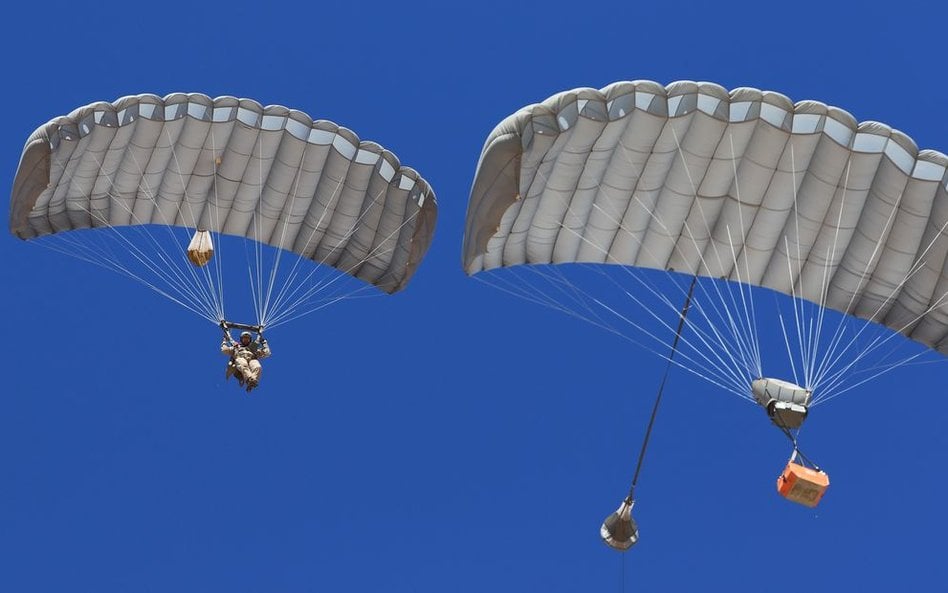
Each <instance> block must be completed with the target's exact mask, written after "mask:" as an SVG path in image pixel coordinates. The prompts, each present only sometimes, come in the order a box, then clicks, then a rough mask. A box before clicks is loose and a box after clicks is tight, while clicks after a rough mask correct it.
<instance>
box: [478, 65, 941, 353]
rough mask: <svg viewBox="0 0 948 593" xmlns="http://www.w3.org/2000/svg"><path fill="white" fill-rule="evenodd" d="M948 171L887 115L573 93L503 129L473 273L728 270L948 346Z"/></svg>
mask: <svg viewBox="0 0 948 593" xmlns="http://www.w3.org/2000/svg"><path fill="white" fill-rule="evenodd" d="M946 166H948V158H946V156H945V155H944V154H942V153H940V152H936V151H933V150H918V148H917V147H916V145H915V143H914V142H913V141H912V140H911V139H910V138H909V137H908V136H906V135H905V134H903V133H901V132H899V131H897V130H894V129H892V128H890V127H889V126H887V125H885V124H881V123H877V122H863V123H857V121H856V120H855V119H854V118H853V117H852V116H851V115H850V114H849V113H847V112H845V111H843V110H842V109H839V108H836V107H830V106H828V105H825V104H823V103H820V102H817V101H801V102H798V103H796V104H794V103H793V102H792V101H790V99H788V98H787V97H785V96H784V95H781V94H778V93H774V92H768V91H760V90H757V89H752V88H738V89H734V90H733V91H727V90H726V89H724V88H722V87H721V86H718V85H716V84H712V83H707V82H701V83H695V82H687V81H683V82H675V83H672V84H669V85H668V86H662V85H660V84H657V83H654V82H649V81H636V82H619V83H615V84H612V85H610V86H608V87H606V88H604V89H602V90H595V89H590V88H582V89H576V90H572V91H567V92H563V93H559V94H557V95H554V96H553V97H551V98H549V99H547V100H546V101H544V102H542V103H539V104H535V105H530V106H528V107H525V108H523V109H521V110H520V111H517V112H516V113H514V114H513V115H511V116H510V117H508V118H507V119H505V120H503V121H502V122H501V123H500V124H499V125H498V126H497V127H496V128H495V129H494V131H493V132H492V133H491V134H490V136H489V137H488V139H487V142H486V143H485V145H484V149H483V152H482V154H481V158H480V162H479V164H478V167H477V173H476V176H475V179H474V185H473V188H472V190H471V197H470V202H469V205H468V213H467V221H466V226H465V234H464V245H463V265H464V269H465V271H467V273H469V274H475V273H477V272H479V271H481V270H491V269H494V268H500V267H507V266H516V265H519V264H549V263H567V262H588V263H609V264H621V265H626V266H639V267H646V268H656V269H661V270H675V271H678V272H683V273H686V274H698V275H700V276H707V277H713V278H726V279H729V280H734V281H739V282H742V283H746V284H750V285H755V286H763V287H767V288H771V289H774V290H777V291H780V292H783V293H786V294H789V295H792V296H794V297H797V298H803V299H807V300H809V301H812V302H815V303H818V304H821V305H822V306H825V307H829V308H832V309H835V310H838V311H842V312H844V313H848V314H851V315H854V316H856V317H859V318H863V319H872V320H873V321H874V322H877V323H882V324H884V325H886V326H888V327H889V328H891V329H893V330H895V331H898V332H901V333H903V334H905V335H906V336H908V337H909V338H911V339H913V340H916V341H918V342H921V343H922V344H925V345H928V346H930V347H932V348H935V349H937V350H939V351H941V352H943V353H944V352H948V310H946V309H945V308H944V307H942V306H941V305H942V304H943V303H944V300H945V295H946V293H948V272H946V268H945V264H946V254H948V234H946V232H945V229H946V226H948V191H946V175H945V172H946ZM732 250H733V251H734V257H731V251H732ZM716 253H718V254H721V257H718V256H717V255H716ZM724 254H726V257H724Z"/></svg>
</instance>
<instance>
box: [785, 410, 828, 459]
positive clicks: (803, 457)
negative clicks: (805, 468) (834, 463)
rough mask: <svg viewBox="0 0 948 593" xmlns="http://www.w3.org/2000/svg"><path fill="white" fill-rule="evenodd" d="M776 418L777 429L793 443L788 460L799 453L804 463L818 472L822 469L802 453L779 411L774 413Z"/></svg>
mask: <svg viewBox="0 0 948 593" xmlns="http://www.w3.org/2000/svg"><path fill="white" fill-rule="evenodd" d="M776 419H777V420H778V422H776V423H775V424H777V428H779V429H780V432H782V433H783V434H784V435H785V436H786V437H787V438H788V439H790V442H791V443H793V453H791V454H790V461H791V462H793V461H795V460H796V458H797V456H798V455H799V456H800V459H801V460H802V461H803V462H804V463H805V464H807V465H809V466H810V467H811V468H813V469H815V470H816V471H818V472H821V471H823V470H821V469H820V466H818V465H816V464H815V463H813V461H812V460H811V459H810V458H809V457H807V456H806V455H804V454H803V451H801V450H800V444H799V443H798V442H797V437H795V436H794V435H793V433H792V432H790V429H789V428H787V426H786V425H785V424H784V423H783V421H782V420H781V419H780V413H779V412H778V413H777V415H776Z"/></svg>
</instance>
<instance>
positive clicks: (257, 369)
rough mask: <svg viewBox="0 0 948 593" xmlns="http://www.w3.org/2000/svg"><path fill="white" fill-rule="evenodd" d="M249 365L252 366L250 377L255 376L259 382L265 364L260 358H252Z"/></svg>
mask: <svg viewBox="0 0 948 593" xmlns="http://www.w3.org/2000/svg"><path fill="white" fill-rule="evenodd" d="M248 366H249V367H250V374H249V375H248V378H253V381H254V382H255V383H257V382H259V381H260V373H262V372H263V365H261V364H260V361H259V360H251V361H250V363H249V365H248Z"/></svg>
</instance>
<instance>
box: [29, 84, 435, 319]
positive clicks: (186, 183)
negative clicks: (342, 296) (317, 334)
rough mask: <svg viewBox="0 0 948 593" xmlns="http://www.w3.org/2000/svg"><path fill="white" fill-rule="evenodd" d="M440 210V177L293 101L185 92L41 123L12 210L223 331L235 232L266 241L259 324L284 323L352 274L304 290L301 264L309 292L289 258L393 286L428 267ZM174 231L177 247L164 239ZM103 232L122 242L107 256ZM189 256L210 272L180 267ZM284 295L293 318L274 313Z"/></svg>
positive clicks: (39, 233)
mask: <svg viewBox="0 0 948 593" xmlns="http://www.w3.org/2000/svg"><path fill="white" fill-rule="evenodd" d="M436 217H437V204H436V201H435V196H434V193H433V192H432V190H431V188H430V186H429V185H428V183H427V182H426V181H425V180H424V179H423V178H422V177H421V176H420V175H419V174H418V173H417V172H416V171H415V170H413V169H411V168H408V167H403V166H402V165H401V164H400V162H399V160H398V159H397V158H396V156H395V155H394V154H393V153H391V152H389V151H388V150H385V149H384V148H382V147H381V146H380V145H378V144H376V143H374V142H367V141H361V140H360V139H359V138H358V136H356V134H355V133H353V132H352V131H351V130H348V129H346V128H343V127H340V126H338V125H336V124H334V123H332V122H329V121H325V120H313V119H312V118H310V117H309V116H308V115H306V114H305V113H302V112H300V111H296V110H293V109H287V108H285V107H282V106H276V105H270V106H267V107H263V106H261V105H260V104H259V103H257V102H255V101H252V100H249V99H238V98H235V97H218V98H215V99H211V98H210V97H208V96H206V95H202V94H184V93H175V94H171V95H168V96H166V97H163V98H162V97H158V96H156V95H150V94H142V95H136V96H129V97H123V98H121V99H118V100H117V101H114V102H112V103H108V102H98V103H93V104H91V105H87V106H84V107H80V108H79V109H76V110H75V111H73V112H72V113H70V114H69V115H66V116H63V117H58V118H55V119H53V120H51V121H50V122H48V123H47V124H45V125H43V126H41V127H40V128H39V129H37V130H36V131H35V132H34V133H33V134H32V135H31V136H30V137H29V139H28V140H27V142H26V146H25V148H24V150H23V154H22V157H21V159H20V165H19V168H18V170H17V174H16V178H15V180H14V184H13V190H12V197H11V203H10V231H11V232H12V233H13V234H14V235H16V236H17V237H19V238H21V239H29V240H31V239H36V238H40V237H44V238H45V237H63V241H65V243H60V244H58V245H59V249H60V250H61V251H66V252H68V253H70V254H71V255H77V256H78V257H82V258H84V259H87V260H89V261H93V262H94V263H99V264H103V265H107V266H109V267H112V268H114V269H116V270H118V271H119V272H121V273H124V274H126V275H129V276H132V277H133V278H135V279H137V280H140V281H142V282H144V283H146V284H147V285H149V286H151V287H152V288H154V289H155V290H157V291H158V292H160V293H161V294H164V295H165V296H168V297H169V298H172V299H173V300H175V301H176V302H179V303H180V304H183V305H184V306H186V307H188V308H189V309H192V310H194V311H195V312H198V313H199V314H201V315H202V316H204V317H206V318H207V319H208V320H209V321H211V322H213V323H215V324H218V323H219V322H220V321H223V320H224V318H225V316H224V311H223V288H222V286H221V283H222V278H221V268H220V262H219V257H220V255H221V251H222V247H221V244H220V243H221V241H220V236H221V235H229V236H235V237H240V238H244V239H246V240H247V241H250V242H252V243H253V244H254V246H253V248H252V249H253V250H254V253H253V254H250V255H248V257H247V261H248V262H249V263H250V264H252V265H253V266H254V268H255V269H254V271H253V272H252V273H251V274H250V276H251V281H252V282H253V286H252V288H253V292H254V297H255V298H256V300H257V303H256V305H257V316H258V319H257V324H258V325H265V324H266V325H271V324H273V323H275V322H276V321H278V320H286V319H288V318H289V317H290V316H291V315H290V313H291V312H292V313H294V314H301V311H302V309H300V307H303V305H304V304H306V303H307V302H309V304H310V305H313V302H316V301H312V298H311V297H313V296H314V295H315V294H317V293H319V292H320V291H321V290H322V289H323V288H325V286H326V285H327V284H330V283H332V284H336V283H337V280H338V279H337V278H336V277H335V276H334V277H333V279H331V280H329V279H326V278H321V279H320V280H319V281H316V282H314V283H312V284H313V285H305V286H303V285H302V284H303V280H305V279H307V278H309V279H312V273H313V272H312V270H309V271H307V272H305V273H304V272H302V271H301V268H300V266H301V265H303V264H302V263H301V262H300V261H295V262H294V264H293V266H292V272H290V274H289V276H288V277H287V278H283V280H287V281H288V282H291V283H292V282H296V283H297V285H296V286H293V285H292V284H290V285H275V282H276V277H275V271H276V268H279V261H280V257H282V255H281V254H282V253H283V252H292V253H293V254H296V255H297V256H299V259H300V260H311V261H310V262H309V263H310V264H312V263H313V262H315V263H316V264H319V266H317V267H319V268H323V269H330V270H332V271H335V272H337V273H339V274H347V275H350V276H352V277H354V278H357V279H358V280H360V281H362V282H364V283H366V284H367V285H369V286H374V287H375V288H377V289H379V290H380V291H383V292H384V293H394V292H397V291H399V290H402V289H403V288H405V286H406V285H407V284H408V282H409V280H410V279H411V277H412V276H413V274H414V273H415V271H416V270H417V268H418V266H419V264H420V263H421V261H422V259H423V258H424V256H425V253H426V252H427V250H428V247H429V245H430V243H431V239H432V234H433V231H434V225H435V220H436ZM160 227H167V228H168V230H169V236H171V237H172V240H171V241H170V243H169V241H168V240H167V239H166V238H165V234H164V233H162V232H161V231H160V230H159V231H158V233H157V236H156V234H155V233H153V232H152V230H153V229H155V228H159V229H160ZM82 229H108V231H102V230H95V231H85V230H82ZM130 229H133V230H135V231H137V232H130ZM192 231H194V233H193V235H192ZM102 233H104V234H102ZM212 236H213V237H216V238H217V240H212ZM103 237H109V238H112V239H113V240H114V244H113V245H110V246H109V247H107V248H101V247H100V245H99V242H100V241H102V240H103ZM189 240H190V243H189ZM40 242H41V243H42V241H40ZM263 245H267V246H271V247H273V248H276V250H277V251H276V252H275V254H274V252H273V251H272V250H270V251H267V252H266V253H267V256H268V257H270V258H271V260H270V261H271V262H272V263H271V265H269V266H267V265H264V259H265V257H264V250H263V247H262V246H263ZM54 248H55V247H54ZM215 248H216V251H215ZM215 252H216V253H217V256H215V260H217V261H216V263H215V262H211V257H212V255H213V254H214V253H215ZM129 255H130V256H132V257H131V258H129V257H128V256H129ZM129 259H131V260H134V261H131V262H129V261H127V260H129ZM187 259H190V260H191V262H192V263H193V264H194V265H195V266H206V267H204V268H202V269H201V270H198V271H195V270H189V269H185V268H179V267H178V265H179V264H180V263H181V262H186V261H187ZM209 262H211V263H209ZM215 268H216V271H215ZM286 268H289V266H284V271H286ZM304 269H305V268H304ZM271 274H274V275H271ZM360 284H361V283H360ZM281 289H282V292H281ZM294 290H295V292H294ZM281 295H282V298H283V301H282V304H283V305H284V306H285V307H284V311H283V313H285V315H283V316H282V317H281V314H280V313H281V312H280V311H275V310H274V309H273V308H272V306H273V305H275V304H276V301H277V300H278V298H277V297H280V296H281ZM265 297H266V298H265ZM270 299H272V300H270ZM308 299H309V301H308ZM265 301H267V302H265ZM310 301H312V302H310ZM318 306H321V305H319V304H317V305H313V308H315V307H318ZM304 309H305V307H304ZM291 310H292V311H291ZM303 312H305V311H303Z"/></svg>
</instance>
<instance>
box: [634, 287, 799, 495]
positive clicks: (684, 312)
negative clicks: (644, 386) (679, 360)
mask: <svg viewBox="0 0 948 593" xmlns="http://www.w3.org/2000/svg"><path fill="white" fill-rule="evenodd" d="M697 283H698V275H697V274H695V276H694V277H693V278H692V279H691V286H689V287H688V296H687V297H686V298H685V305H684V306H683V307H682V308H681V315H680V316H679V318H678V329H677V330H675V340H674V341H673V342H672V348H671V354H669V355H668V365H667V366H666V367H665V374H664V376H662V382H661V383H660V384H659V386H658V395H656V396H655V404H654V405H653V406H652V415H651V417H650V418H649V420H648V427H647V428H646V429H645V438H644V439H643V441H642V449H641V450H640V451H639V460H638V462H637V463H636V465H635V474H634V475H633V476H632V486H631V487H630V488H629V495H628V496H627V497H626V499H625V501H626V502H627V503H629V504H632V503H633V502H634V500H635V485H636V484H637V483H638V481H639V473H640V472H641V471H642V462H643V461H644V460H645V451H646V450H647V449H648V441H649V438H650V437H651V436H652V428H653V427H654V426H655V417H656V416H657V415H658V407H659V405H660V404H661V403H662V394H663V393H664V392H665V382H666V381H668V373H669V371H671V366H672V359H674V358H675V352H677V351H678V340H679V339H681V332H682V330H683V329H684V327H685V317H686V316H687V315H688V310H689V309H690V308H691V297H692V296H693V295H694V292H695V284H697ZM791 438H792V437H791Z"/></svg>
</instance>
